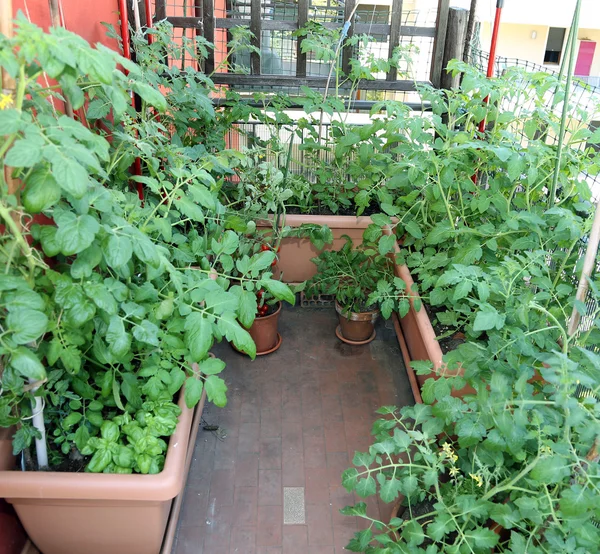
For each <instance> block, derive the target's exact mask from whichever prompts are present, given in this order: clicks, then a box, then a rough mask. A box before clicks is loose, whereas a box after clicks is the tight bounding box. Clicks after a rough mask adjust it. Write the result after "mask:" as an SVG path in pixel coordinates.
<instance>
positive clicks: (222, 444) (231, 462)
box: [190, 435, 238, 476]
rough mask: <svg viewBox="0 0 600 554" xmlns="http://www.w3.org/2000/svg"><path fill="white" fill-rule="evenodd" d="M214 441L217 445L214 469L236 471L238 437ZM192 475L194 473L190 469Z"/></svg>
mask: <svg viewBox="0 0 600 554" xmlns="http://www.w3.org/2000/svg"><path fill="white" fill-rule="evenodd" d="M214 440H215V441H216V443H217V444H216V447H215V455H214V461H213V467H214V469H234V468H235V460H236V458H237V444H238V437H237V435H234V436H227V437H225V438H224V439H223V440H222V441H220V440H217V439H214ZM191 475H193V473H192V470H191V469H190V476H191Z"/></svg>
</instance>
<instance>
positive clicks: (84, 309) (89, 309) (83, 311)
mask: <svg viewBox="0 0 600 554" xmlns="http://www.w3.org/2000/svg"><path fill="white" fill-rule="evenodd" d="M95 314H96V307H95V306H94V304H92V303H91V302H89V301H88V300H87V299H82V300H81V301H80V302H78V303H76V304H74V305H73V306H71V307H70V308H69V309H68V310H67V312H66V315H65V318H66V320H67V322H68V323H69V324H70V325H73V326H74V327H80V326H82V325H83V324H84V323H86V322H88V321H90V319H92V318H93V317H94V315H95Z"/></svg>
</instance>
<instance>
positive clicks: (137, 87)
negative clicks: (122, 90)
mask: <svg viewBox="0 0 600 554" xmlns="http://www.w3.org/2000/svg"><path fill="white" fill-rule="evenodd" d="M131 88H132V89H133V91H134V92H136V93H137V94H139V95H140V96H141V97H142V99H143V100H144V102H146V103H147V104H150V105H151V106H154V107H155V108H156V109H157V110H158V111H159V112H164V111H165V110H166V109H167V99H166V98H165V97H164V96H163V94H162V93H161V92H160V91H159V90H157V89H155V88H153V87H151V86H150V85H148V84H146V83H141V82H139V81H133V83H132V84H131Z"/></svg>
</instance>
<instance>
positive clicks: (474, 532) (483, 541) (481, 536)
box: [464, 527, 500, 548]
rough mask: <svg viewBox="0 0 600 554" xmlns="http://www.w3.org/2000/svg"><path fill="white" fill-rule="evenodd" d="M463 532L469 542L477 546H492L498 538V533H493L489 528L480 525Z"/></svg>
mask: <svg viewBox="0 0 600 554" xmlns="http://www.w3.org/2000/svg"><path fill="white" fill-rule="evenodd" d="M464 534H465V537H467V540H468V541H469V543H470V544H473V545H475V546H476V547H477V548H494V546H496V544H498V540H499V539H500V535H499V534H497V533H494V531H492V530H491V529H484V528H481V527H480V528H477V529H471V530H470V531H465V532H464Z"/></svg>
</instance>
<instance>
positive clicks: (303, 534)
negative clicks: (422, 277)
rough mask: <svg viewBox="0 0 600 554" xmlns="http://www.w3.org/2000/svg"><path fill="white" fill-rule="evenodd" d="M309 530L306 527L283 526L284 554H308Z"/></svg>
mask: <svg viewBox="0 0 600 554" xmlns="http://www.w3.org/2000/svg"><path fill="white" fill-rule="evenodd" d="M307 552H308V529H307V527H306V525H284V526H283V554H306V553H307Z"/></svg>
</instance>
